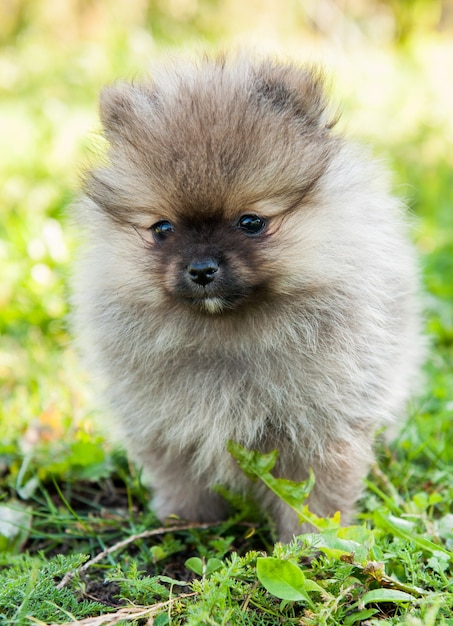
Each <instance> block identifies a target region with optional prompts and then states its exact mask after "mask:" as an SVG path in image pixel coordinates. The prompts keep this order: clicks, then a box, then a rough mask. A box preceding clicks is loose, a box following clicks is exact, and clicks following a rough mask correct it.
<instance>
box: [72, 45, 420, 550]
mask: <svg viewBox="0 0 453 626" xmlns="http://www.w3.org/2000/svg"><path fill="white" fill-rule="evenodd" d="M100 113H101V121H102V125H103V129H104V133H105V137H106V139H107V141H108V143H109V151H108V158H107V160H106V162H105V163H104V164H102V165H100V166H99V167H95V168H94V169H92V170H91V171H90V172H88V173H87V175H86V178H85V182H84V195H83V197H82V198H81V200H80V202H79V203H78V205H77V211H76V212H77V219H78V222H79V224H80V226H81V228H82V229H83V231H84V232H85V243H84V245H83V249H82V252H81V255H80V258H79V262H78V266H77V271H76V279H75V295H74V301H75V321H76V330H77V334H78V335H79V337H80V338H81V341H82V344H83V346H84V352H85V355H86V358H87V363H88V367H89V368H91V371H92V372H93V373H94V374H95V375H96V376H98V377H99V380H101V381H102V386H103V393H104V396H105V398H106V399H107V401H108V403H109V405H110V407H111V412H112V415H113V416H114V418H115V420H116V421H117V423H119V425H120V427H121V432H122V435H123V439H124V444H125V445H126V447H127V449H128V451H129V454H130V456H131V458H132V459H133V460H134V461H136V462H137V463H139V464H141V465H142V466H144V468H145V470H146V472H147V473H148V474H149V476H150V480H151V485H152V488H153V494H154V507H155V510H156V512H157V514H158V515H159V517H160V518H161V519H165V518H166V517H167V516H168V515H170V514H176V515H178V516H180V517H182V518H184V519H188V520H198V521H210V520H218V519H220V518H222V517H223V516H225V515H226V511H225V504H224V502H223V500H222V499H221V498H220V497H219V495H217V493H215V492H214V491H213V490H212V487H213V485H216V484H218V483H221V484H223V485H226V486H228V487H229V488H232V489H234V490H244V491H246V490H248V489H253V490H254V492H255V496H256V497H257V498H258V500H259V501H260V502H262V503H263V506H264V507H265V508H266V509H267V510H268V511H269V512H270V513H271V515H272V516H273V518H274V520H275V523H276V526H277V531H278V535H279V538H280V539H282V540H284V541H286V540H289V539H291V538H292V537H293V535H297V534H300V533H301V532H303V531H305V530H307V528H306V527H304V526H303V525H302V526H300V525H299V522H298V519H297V516H296V514H295V513H294V512H293V511H291V510H290V509H289V508H288V507H287V506H286V505H285V504H283V503H282V502H280V501H279V500H277V499H276V498H274V496H272V495H271V494H269V493H267V491H266V490H265V488H264V487H263V486H261V485H251V484H249V482H248V479H247V478H246V477H245V476H244V475H243V474H242V472H241V470H240V469H239V468H238V466H237V464H236V462H235V461H234V459H233V458H231V456H230V455H229V454H228V452H227V451H226V444H227V442H228V440H230V439H231V440H234V441H236V442H238V443H240V444H242V445H243V446H246V447H247V448H250V449H255V450H259V451H263V452H266V451H270V450H272V449H278V450H279V452H280V455H279V460H278V465H277V467H276V472H277V474H278V475H279V476H282V477H285V478H288V479H292V480H296V481H299V480H303V479H306V478H307V476H308V473H309V470H310V468H312V469H313V470H314V473H315V477H316V482H315V486H314V489H313V491H312V493H311V495H310V496H309V499H308V505H309V507H310V509H311V510H312V511H313V512H314V513H316V514H317V515H320V516H327V515H332V514H334V513H335V512H336V511H340V512H341V519H342V523H343V524H346V523H348V522H349V521H350V520H351V516H352V515H353V512H354V504H355V502H356V500H357V498H358V497H359V496H360V494H361V491H362V483H363V479H364V477H365V476H366V474H367V470H368V468H369V465H370V462H371V461H372V458H373V451H372V450H373V439H374V433H375V431H376V430H378V429H381V428H382V427H384V426H385V425H387V424H389V423H391V422H392V421H396V420H401V418H402V417H403V415H404V412H405V407H406V403H407V400H408V397H409V395H410V392H411V388H412V387H413V381H414V379H415V378H416V374H417V370H418V367H419V363H420V355H421V348H420V346H421V342H420V338H419V314H418V306H417V300H416V296H415V293H416V290H417V272H416V263H415V261H414V253H413V250H412V247H411V246H410V245H409V243H408V239H407V233H406V231H407V228H406V223H405V218H404V215H403V212H402V208H401V206H400V203H399V202H398V201H397V200H396V199H395V198H393V197H392V196H391V195H390V193H389V189H388V184H387V182H386V177H385V175H384V174H383V173H382V171H381V170H380V168H379V167H377V166H376V165H375V164H373V163H372V162H370V160H369V158H368V156H367V154H366V153H364V151H362V150H361V149H359V148H357V147H355V146H354V145H351V144H350V143H348V142H346V141H345V140H344V139H343V138H342V137H341V136H340V135H339V134H338V133H335V132H334V131H333V123H332V119H331V118H330V117H329V115H328V113H327V109H326V101H325V97H324V93H323V82H322V78H321V76H320V74H319V73H317V72H316V71H312V70H308V69H301V68H299V67H297V66H296V65H292V64H289V63H279V62H275V61H273V60H257V59H253V58H248V57H247V56H246V55H239V56H238V57H234V58H228V57H225V56H219V57H215V58H207V57H203V58H200V59H199V60H198V61H197V62H189V61H184V60H182V61H181V60H180V61H176V62H173V63H172V64H170V65H169V66H167V67H164V68H162V69H160V70H157V71H156V72H155V74H154V76H153V78H152V79H149V80H147V81H145V82H143V83H138V84H127V83H119V84H116V85H114V86H111V87H107V88H105V89H104V90H103V91H102V94H101V102H100Z"/></svg>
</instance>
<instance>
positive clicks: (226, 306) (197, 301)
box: [185, 293, 246, 315]
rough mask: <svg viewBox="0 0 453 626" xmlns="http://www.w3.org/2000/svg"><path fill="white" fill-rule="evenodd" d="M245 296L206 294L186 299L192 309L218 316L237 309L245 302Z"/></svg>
mask: <svg viewBox="0 0 453 626" xmlns="http://www.w3.org/2000/svg"><path fill="white" fill-rule="evenodd" d="M245 297H246V295H245V294H229V295H214V294H210V293H206V294H203V295H200V296H191V297H187V298H185V300H186V302H188V303H189V304H190V305H191V306H192V307H194V308H197V309H198V310H200V311H203V312H204V313H209V314H210V315H218V314H219V313H222V312H224V311H226V310H232V309H235V308H236V307H237V306H238V305H239V303H240V302H241V301H242V300H244V298H245Z"/></svg>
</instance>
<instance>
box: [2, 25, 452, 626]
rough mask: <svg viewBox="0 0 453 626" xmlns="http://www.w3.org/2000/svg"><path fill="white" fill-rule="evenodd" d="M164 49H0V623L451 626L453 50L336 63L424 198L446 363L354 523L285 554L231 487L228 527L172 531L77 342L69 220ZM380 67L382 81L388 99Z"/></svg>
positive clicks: (419, 233)
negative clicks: (128, 91) (374, 71)
mask: <svg viewBox="0 0 453 626" xmlns="http://www.w3.org/2000/svg"><path fill="white" fill-rule="evenodd" d="M131 42H133V43H131ZM153 45H154V44H153ZM148 48H149V49H148ZM152 50H153V48H152V46H151V45H150V43H149V41H148V40H147V39H146V38H144V37H143V34H142V35H140V36H138V35H134V37H132V36H131V38H130V40H128V39H127V38H125V37H124V35H120V34H118V33H116V34H113V35H112V36H111V37H110V39H108V40H107V41H106V42H105V46H103V47H99V46H95V45H93V44H92V43H90V42H89V41H85V42H80V43H79V44H78V45H77V46H76V47H71V46H69V45H68V46H63V47H62V48H61V50H60V49H58V53H57V48H56V47H55V42H53V43H52V42H45V41H42V38H41V39H40V38H39V37H38V36H37V34H36V33H35V34H33V32H31V34H29V36H27V37H23V38H22V39H18V41H17V42H16V45H15V46H14V47H12V46H10V47H9V46H7V45H6V46H4V48H3V49H2V51H1V55H0V70H1V71H0V76H1V78H0V90H1V102H2V104H1V115H0V120H2V121H1V122H0V124H1V136H2V142H3V144H4V145H5V146H7V147H8V149H7V150H2V151H0V176H1V178H2V180H3V181H4V182H3V183H2V192H3V209H2V219H1V223H0V275H1V276H2V280H1V282H0V310H1V315H0V331H1V338H0V381H1V388H0V431H1V433H2V437H1V442H0V623H4V624H8V625H13V626H26V625H27V626H28V625H31V624H41V625H42V624H52V623H58V624H62V623H73V622H76V621H78V622H79V623H81V624H90V625H91V626H94V625H95V624H104V623H105V624H108V623H112V624H113V623H122V624H127V623H135V624H145V623H148V624H155V625H156V626H163V625H165V624H171V625H173V626H177V625H179V624H189V625H194V626H195V625H200V624H206V625H211V624H212V625H217V624H219V625H220V624H225V625H227V624H232V625H247V626H251V625H264V624H266V625H267V624H305V625H313V626H315V625H326V626H327V625H332V626H333V625H336V624H345V625H347V626H348V625H352V624H367V625H374V624H376V625H377V624H379V625H383V624H389V625H390V624H392V625H397V624H404V625H406V626H422V625H424V626H431V625H435V624H439V625H447V624H453V618H452V617H451V615H452V611H453V582H452V576H451V573H452V550H453V512H452V510H451V502H452V501H453V469H452V468H453V446H452V445H451V420H452V414H453V395H452V390H453V349H452V346H453V307H452V300H453V210H452V204H453V202H452V200H453V198H452V189H453V180H452V179H453V175H452V173H451V172H452V163H451V154H453V150H452V147H453V124H452V122H451V119H448V118H449V115H450V113H451V107H449V106H448V102H450V97H451V86H450V85H449V84H448V81H446V80H445V76H446V75H447V74H448V72H447V74H444V75H443V77H442V72H440V71H439V70H438V66H437V65H433V62H434V61H435V59H437V58H442V59H445V58H448V55H449V52H450V51H451V49H450V47H449V44H448V43H442V42H435V43H433V42H432V41H430V40H422V39H420V40H417V42H415V43H414V44H413V45H412V47H409V48H406V49H404V50H398V49H393V50H388V51H386V52H385V54H384V53H383V52H382V51H380V52H376V50H374V49H370V50H368V51H367V58H366V60H364V61H362V60H360V59H357V58H354V62H352V61H351V64H346V65H345V66H343V67H342V66H338V67H336V68H335V72H336V74H337V76H338V78H339V80H338V83H339V84H340V86H341V88H344V93H342V92H340V87H338V86H337V87H336V91H337V92H338V93H341V95H342V98H343V104H344V108H345V110H346V113H345V118H346V119H347V122H349V121H352V123H353V124H352V126H353V132H354V133H356V134H357V135H360V136H362V137H364V138H365V140H370V141H372V142H373V143H374V145H375V146H376V150H377V151H378V153H379V154H382V155H385V156H386V158H387V159H389V160H390V161H391V164H392V166H393V168H394V169H395V172H396V181H395V185H396V188H397V189H398V190H399V191H401V193H403V194H405V195H407V196H409V200H410V204H411V209H412V211H413V213H414V215H415V221H416V228H415V235H414V237H415V239H416V244H417V246H418V248H419V250H420V255H421V258H422V265H423V283H424V287H425V291H426V294H427V295H426V310H427V316H426V317H427V320H426V331H427V335H428V337H429V339H430V342H431V345H432V350H431V356H430V358H429V361H428V363H427V366H426V388H425V389H424V390H423V391H422V392H421V395H420V398H419V399H418V400H417V402H416V404H415V405H414V407H413V409H412V411H411V415H410V418H409V420H408V422H407V425H406V426H405V428H404V429H403V431H402V433H401V434H400V436H399V438H398V440H397V441H396V442H395V443H394V444H392V446H391V447H390V448H388V447H385V446H381V447H380V448H379V450H378V464H377V465H376V467H375V468H374V469H373V471H372V472H371V474H370V477H369V480H368V482H367V488H366V492H365V495H364V497H363V500H362V502H361V503H360V515H359V517H358V520H357V523H356V525H354V526H352V527H351V528H349V529H339V528H338V527H337V525H336V523H335V520H334V521H332V520H330V521H329V520H318V522H317V523H318V525H319V527H320V531H321V532H320V535H318V536H311V535H309V536H305V537H303V538H302V539H300V540H298V541H295V542H293V543H292V544H290V545H280V544H275V545H274V543H273V535H272V529H271V528H270V526H269V523H268V521H267V520H266V519H263V518H261V517H260V515H259V513H258V512H257V511H256V509H255V508H254V506H253V504H252V503H244V502H241V501H240V500H239V499H238V498H237V497H236V496H235V495H234V494H225V495H226V497H227V498H229V499H230V501H231V503H232V505H233V508H234V511H235V512H234V515H233V517H232V518H231V519H229V520H227V521H226V522H224V523H223V524H220V525H214V526H207V527H199V526H197V525H192V526H180V525H179V526H178V524H177V521H176V520H175V525H174V527H172V528H162V527H161V526H160V524H159V523H158V521H157V519H156V517H155V515H154V514H153V512H152V511H150V510H149V508H148V504H147V503H148V497H149V494H148V493H147V492H146V489H145V488H144V487H143V486H142V484H141V480H140V473H139V471H138V470H137V468H134V467H132V466H131V465H130V464H128V462H127V460H126V458H125V457H124V455H123V454H122V453H121V452H119V451H116V450H113V449H111V447H109V444H108V443H107V442H106V441H105V440H104V437H103V436H102V434H101V433H100V432H99V430H98V428H97V426H96V419H95V417H96V415H95V413H94V412H93V409H92V407H93V406H94V404H93V403H92V402H91V401H90V399H89V385H88V384H87V381H86V373H84V372H82V371H81V370H80V369H79V366H78V364H77V358H76V356H75V354H74V351H73V349H72V348H71V343H70V342H71V338H70V336H69V333H68V330H67V326H66V316H67V313H68V304H67V302H68V287H67V285H68V277H69V274H70V266H71V257H72V255H73V250H74V236H73V234H72V233H71V230H70V228H69V227H68V225H67V222H66V220H65V218H64V214H65V210H66V206H67V205H68V203H69V201H70V199H71V197H72V195H73V193H74V189H75V188H76V185H77V174H76V173H75V171H76V169H75V168H76V167H77V165H76V164H77V163H78V162H79V161H80V159H81V158H85V159H88V158H89V157H90V152H91V148H90V145H92V142H94V143H95V141H94V140H93V138H90V133H89V130H90V129H95V128H96V125H97V122H96V105H95V99H96V94H97V91H98V89H99V87H100V85H101V84H102V83H104V82H107V81H109V80H110V79H112V78H113V77H114V76H118V75H130V74H131V72H133V71H134V69H133V68H143V60H142V59H143V55H144V52H148V53H152ZM450 58H451V56H450ZM370 64H376V67H378V68H381V70H382V72H381V74H378V80H379V83H378V84H379V85H380V87H381V88H382V92H379V93H378V94H376V87H375V84H376V80H377V79H376V78H375V77H370V76H368V69H369V65H370ZM450 65H451V63H450ZM351 67H353V68H354V71H351ZM433 68H434V69H433ZM137 71H138V70H137ZM359 87H363V88H359ZM370 90H372V91H373V90H374V91H373V101H372V102H369V101H368V100H367V98H368V96H367V94H368V95H369V93H370ZM348 94H351V95H350V96H349V95H348ZM345 125H346V126H348V123H346V124H345ZM87 138H88V139H87ZM235 454H237V455H239V457H241V454H242V457H241V458H242V461H243V462H244V463H245V464H246V465H247V468H248V471H249V472H250V471H251V470H253V472H254V473H255V475H256V479H257V480H264V481H265V482H266V484H269V485H270V486H271V487H272V488H275V489H276V490H277V491H279V493H280V495H281V497H283V498H287V499H289V500H290V501H291V502H293V500H294V498H291V495H293V496H294V493H295V494H296V499H297V498H299V496H300V492H298V491H297V489H301V487H296V486H293V487H292V489H293V490H295V491H293V492H291V493H288V492H287V491H286V492H285V489H284V488H283V486H282V485H281V484H279V483H278V481H277V482H276V483H273V482H272V480H271V479H270V478H269V476H268V474H267V472H266V471H265V470H263V463H260V462H259V461H260V460H259V459H257V457H253V456H252V457H248V456H247V454H246V452H244V451H242V452H241V451H240V450H236V452H235ZM244 455H245V456H244ZM264 465H266V464H264ZM298 494H299V496H298ZM299 499H301V498H299ZM300 512H302V513H303V514H307V513H306V512H305V511H300ZM84 620H85V621H84Z"/></svg>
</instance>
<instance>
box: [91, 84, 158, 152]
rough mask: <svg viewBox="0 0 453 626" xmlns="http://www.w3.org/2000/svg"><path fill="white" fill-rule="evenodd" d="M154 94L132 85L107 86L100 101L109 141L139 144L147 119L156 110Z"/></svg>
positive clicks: (101, 115) (102, 118)
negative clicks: (125, 141)
mask: <svg viewBox="0 0 453 626" xmlns="http://www.w3.org/2000/svg"><path fill="white" fill-rule="evenodd" d="M155 104H156V99H155V96H154V94H153V91H151V90H150V89H147V88H146V87H143V86H140V87H137V86H134V85H133V84H130V83H116V84H115V85H111V86H109V87H104V89H103V90H102V91H101V95H100V100H99V111H100V117H101V122H102V126H103V128H104V132H105V135H106V137H107V139H108V140H109V141H110V142H112V143H116V142H118V141H124V140H127V141H129V142H132V143H136V142H137V140H139V139H140V137H141V135H142V134H143V130H144V127H145V125H146V120H147V119H149V117H150V115H152V112H153V110H154V107H155Z"/></svg>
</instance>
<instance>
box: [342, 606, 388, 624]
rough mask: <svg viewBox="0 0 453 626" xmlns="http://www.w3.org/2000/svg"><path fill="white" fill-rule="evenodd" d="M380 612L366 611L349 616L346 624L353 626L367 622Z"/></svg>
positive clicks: (376, 610)
mask: <svg viewBox="0 0 453 626" xmlns="http://www.w3.org/2000/svg"><path fill="white" fill-rule="evenodd" d="M378 612H379V611H378V609H364V610H363V611H357V613H353V614H352V615H348V616H347V617H346V618H345V620H344V624H345V626H352V624H356V623H357V622H362V621H365V620H367V619H368V618H369V617H373V615H376V613H378Z"/></svg>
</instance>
